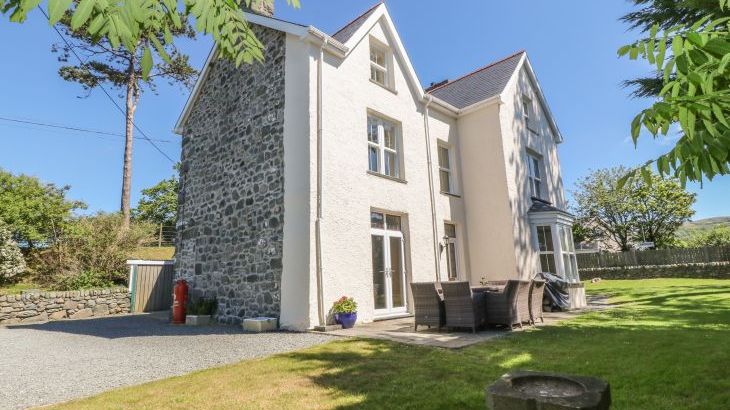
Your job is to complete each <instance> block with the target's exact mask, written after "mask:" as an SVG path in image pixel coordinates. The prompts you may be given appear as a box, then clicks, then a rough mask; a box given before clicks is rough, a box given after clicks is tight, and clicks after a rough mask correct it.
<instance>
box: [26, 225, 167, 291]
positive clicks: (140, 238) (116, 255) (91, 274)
mask: <svg viewBox="0 0 730 410" xmlns="http://www.w3.org/2000/svg"><path fill="white" fill-rule="evenodd" d="M153 236H154V226H153V225H151V224H148V223H141V222H134V223H132V224H131V225H130V227H129V228H128V229H124V228H123V227H122V217H121V215H120V214H104V213H100V214H97V215H93V216H85V217H80V218H76V219H75V220H74V221H73V223H71V224H70V226H69V227H68V229H67V230H66V231H65V232H63V234H62V235H60V236H59V239H58V240H56V241H55V242H54V243H53V244H52V245H51V246H50V247H49V248H48V249H44V250H40V251H37V252H34V254H33V259H32V263H31V265H32V267H33V270H34V273H35V274H36V276H37V280H38V281H39V282H42V283H45V284H47V285H48V286H50V287H52V288H57V289H78V288H83V287H87V286H88V284H89V283H94V284H95V285H91V286H93V287H97V286H108V285H111V284H120V285H121V284H126V281H127V268H126V260H127V257H128V256H129V254H130V253H132V251H134V250H136V249H138V248H139V247H142V246H145V245H147V244H149V243H151V242H152V240H153ZM77 286H78V287H77Z"/></svg>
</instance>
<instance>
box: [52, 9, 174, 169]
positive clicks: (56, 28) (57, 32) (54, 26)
mask: <svg viewBox="0 0 730 410" xmlns="http://www.w3.org/2000/svg"><path fill="white" fill-rule="evenodd" d="M38 10H40V11H41V13H43V15H44V16H45V17H46V19H48V20H50V17H48V14H47V13H46V11H45V10H43V8H42V7H41V6H38ZM53 29H54V30H55V31H56V34H58V36H59V37H61V40H63V42H64V43H65V44H66V45H67V46H68V49H69V50H71V53H72V54H73V55H74V56H75V57H76V59H77V60H79V63H81V64H85V63H86V62H85V61H84V60H83V59H82V58H81V57H80V56H79V55H78V54H77V53H76V49H75V48H74V46H73V45H71V43H70V42H69V41H68V40H66V37H65V36H64V35H63V33H61V31H60V30H59V29H58V27H56V25H55V24H54V25H53ZM99 88H101V90H102V91H103V92H104V94H106V96H107V97H108V98H109V101H111V102H112V104H114V106H115V107H117V110H119V112H120V113H121V114H122V116H124V118H125V119H126V116H127V113H126V111H125V110H124V109H123V108H122V107H121V106H120V105H119V103H117V101H116V100H115V99H114V97H112V95H111V94H110V93H109V91H107V90H106V88H104V86H103V85H101V84H99ZM132 126H134V129H136V130H137V131H139V133H140V134H142V137H144V139H145V140H147V142H149V143H150V145H152V146H153V147H154V148H155V149H156V150H157V151H158V152H159V153H160V154H162V156H163V157H165V158H167V160H168V161H170V162H172V163H173V164H175V163H177V161H175V160H173V159H172V158H170V156H169V155H167V154H166V153H165V151H163V150H161V149H160V147H158V146H157V144H155V143H154V142H153V141H152V139H151V138H150V137H148V136H147V134H145V132H144V131H142V129H141V128H139V126H137V124H136V123H135V122H134V121H132Z"/></svg>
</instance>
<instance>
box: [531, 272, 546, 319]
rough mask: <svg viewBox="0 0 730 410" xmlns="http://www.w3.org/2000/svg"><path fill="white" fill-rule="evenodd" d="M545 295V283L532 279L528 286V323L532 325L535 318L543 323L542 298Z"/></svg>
mask: <svg viewBox="0 0 730 410" xmlns="http://www.w3.org/2000/svg"><path fill="white" fill-rule="evenodd" d="M544 293H545V281H544V280H540V279H534V280H533V281H532V282H531V284H530V322H531V323H532V324H533V325H534V324H535V323H536V322H537V318H540V322H541V323H545V318H544V317H543V315H542V297H543V294H544Z"/></svg>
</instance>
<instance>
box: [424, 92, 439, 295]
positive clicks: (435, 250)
mask: <svg viewBox="0 0 730 410" xmlns="http://www.w3.org/2000/svg"><path fill="white" fill-rule="evenodd" d="M424 98H426V106H425V107H424V109H423V127H424V131H425V132H424V135H425V138H426V164H427V168H428V190H429V200H430V201H431V230H432V231H433V262H434V266H435V268H436V282H441V264H440V263H439V256H440V254H441V252H440V249H439V238H438V228H437V226H436V224H437V222H436V194H435V193H434V183H433V161H432V160H431V157H432V155H431V133H430V132H429V127H428V117H429V112H428V108H429V106H430V105H431V103H432V102H433V97H432V96H431V95H428V94H427V95H425V96H424Z"/></svg>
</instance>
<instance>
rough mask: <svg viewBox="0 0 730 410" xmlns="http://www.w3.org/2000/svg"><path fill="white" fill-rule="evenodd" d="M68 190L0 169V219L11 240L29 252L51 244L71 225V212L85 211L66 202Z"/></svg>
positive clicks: (74, 204)
mask: <svg viewBox="0 0 730 410" xmlns="http://www.w3.org/2000/svg"><path fill="white" fill-rule="evenodd" d="M69 189H70V187H69V186H64V187H57V186H56V185H54V184H44V183H42V182H41V181H40V180H38V178H35V177H30V176H27V175H22V174H21V175H18V176H15V175H13V174H11V173H9V172H5V171H3V170H1V169H0V215H2V218H3V221H4V222H5V223H6V224H7V225H8V227H9V229H10V231H11V232H12V234H13V237H14V239H15V240H16V241H18V242H20V243H21V244H22V245H26V246H27V247H29V248H35V247H37V246H38V245H40V244H47V243H51V242H53V241H55V240H56V239H57V238H58V237H59V235H60V234H61V233H62V232H63V230H64V229H65V228H66V227H67V226H68V225H69V223H70V222H71V219H72V212H73V211H74V210H77V209H85V208H86V204H84V203H83V202H80V201H70V200H67V199H66V193H67V192H68V190H69Z"/></svg>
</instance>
